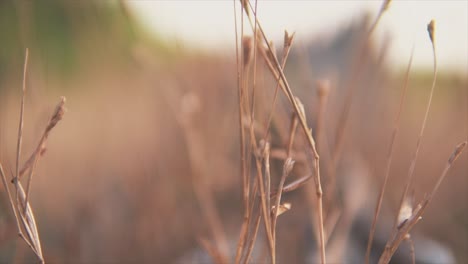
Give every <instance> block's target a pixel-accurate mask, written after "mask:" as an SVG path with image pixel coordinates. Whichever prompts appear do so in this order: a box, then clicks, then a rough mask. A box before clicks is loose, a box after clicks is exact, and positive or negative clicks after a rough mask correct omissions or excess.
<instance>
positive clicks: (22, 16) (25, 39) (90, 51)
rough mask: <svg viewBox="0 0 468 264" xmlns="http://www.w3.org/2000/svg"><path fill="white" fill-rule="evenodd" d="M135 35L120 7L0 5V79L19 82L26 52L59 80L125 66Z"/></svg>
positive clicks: (49, 2)
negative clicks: (28, 51)
mask: <svg viewBox="0 0 468 264" xmlns="http://www.w3.org/2000/svg"><path fill="white" fill-rule="evenodd" d="M141 31H142V30H141V29H140V27H139V25H138V23H136V22H135V20H134V19H133V17H132V15H131V14H130V13H129V12H128V9H127V7H126V6H125V3H124V2H123V1H61V0H41V1H0V39H1V45H0V79H1V80H4V79H7V78H8V77H11V78H14V79H17V78H18V77H19V76H21V75H19V74H21V72H22V67H23V58H24V52H25V48H26V47H28V48H29V49H30V58H31V60H33V61H34V65H35V66H36V67H37V68H38V69H40V70H41V71H46V72H47V73H48V74H53V75H54V76H57V78H59V79H67V78H69V77H71V76H73V74H75V73H77V72H79V71H80V70H82V69H89V67H99V66H100V67H102V66H103V65H102V63H103V62H105V63H106V65H120V64H123V63H126V62H128V60H129V59H130V58H131V57H130V55H131V52H132V47H133V45H134V43H135V42H136V41H137V38H138V36H140V35H143V34H139V32H141ZM146 40H147V39H146ZM156 42H158V41H157V40H156V41H154V39H153V43H152V44H154V43H156ZM153 46H154V45H153ZM160 47H161V46H160ZM119 63H120V64H119ZM18 75H19V76H18Z"/></svg>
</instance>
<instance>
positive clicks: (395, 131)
mask: <svg viewBox="0 0 468 264" xmlns="http://www.w3.org/2000/svg"><path fill="white" fill-rule="evenodd" d="M413 55H414V46H413V49H412V51H411V56H410V59H409V62H408V67H407V68H406V73H405V83H404V86H403V91H402V93H401V97H400V105H399V107H398V113H397V115H396V118H395V123H394V127H393V132H392V137H391V139H390V145H389V149H388V155H387V162H386V167H385V172H384V179H383V182H382V185H381V186H380V192H379V196H378V200H377V204H376V207H375V212H374V217H373V219H372V224H371V229H370V232H369V239H368V242H367V251H366V257H365V263H366V264H368V263H369V258H370V252H371V250H372V242H373V240H374V234H375V229H376V226H377V221H378V218H379V214H380V209H381V207H382V202H383V198H384V194H385V189H386V187H387V181H388V176H389V175H390V167H391V164H392V158H393V150H394V145H395V139H396V137H397V135H398V131H399V129H400V118H401V113H402V110H403V104H404V102H405V99H406V94H407V91H408V82H409V73H410V70H411V65H412V63H413Z"/></svg>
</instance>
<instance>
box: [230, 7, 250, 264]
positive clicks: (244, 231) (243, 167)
mask: <svg viewBox="0 0 468 264" xmlns="http://www.w3.org/2000/svg"><path fill="white" fill-rule="evenodd" d="M233 3H234V5H233V9H234V30H235V37H236V65H237V90H238V103H239V104H238V106H239V112H238V114H239V115H238V116H239V136H240V167H241V174H242V197H243V203H244V216H243V222H242V226H241V231H240V234H239V242H238V245H237V250H236V258H235V263H236V264H239V263H240V259H241V257H242V249H243V248H244V244H245V240H246V239H247V232H248V228H249V218H250V216H249V191H250V187H249V179H248V178H247V167H246V166H247V165H246V158H245V132H244V118H243V116H244V115H243V111H242V108H243V107H242V105H243V104H244V103H243V101H242V97H243V95H242V86H241V84H242V75H241V74H242V69H241V67H242V66H241V65H242V64H243V62H242V61H241V63H239V44H238V43H239V40H238V30H237V11H236V0H233ZM241 13H242V14H241V16H242V20H243V12H241ZM241 60H243V59H241Z"/></svg>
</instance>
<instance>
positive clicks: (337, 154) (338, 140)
mask: <svg viewBox="0 0 468 264" xmlns="http://www.w3.org/2000/svg"><path fill="white" fill-rule="evenodd" d="M390 2H391V1H390V0H384V1H383V3H382V6H381V8H380V11H379V13H378V15H377V17H376V19H375V21H374V23H373V24H372V26H371V28H370V29H369V31H368V32H367V34H366V36H365V37H364V43H363V44H362V45H361V47H360V49H359V50H358V52H357V56H356V57H355V58H354V60H355V61H356V64H357V66H356V67H353V69H352V73H351V80H350V82H349V88H348V89H347V91H346V94H345V101H344V105H343V108H342V110H341V113H340V115H339V117H338V125H337V128H336V132H335V141H334V144H335V145H334V147H333V150H332V153H331V160H330V164H329V166H327V172H328V178H329V179H328V181H329V183H328V184H327V186H326V187H327V188H326V190H327V195H328V196H329V197H333V196H334V194H335V187H336V186H335V185H336V183H335V181H336V166H337V165H338V162H339V160H340V158H341V154H342V152H343V148H344V143H345V137H346V135H347V133H346V130H347V127H348V121H349V115H350V113H351V108H352V106H353V101H354V96H355V94H356V90H357V89H358V83H359V80H360V79H361V77H362V73H363V68H364V67H363V66H364V62H365V60H364V59H363V57H365V56H366V55H367V52H368V47H367V44H368V42H369V40H370V38H371V37H372V35H373V32H374V31H375V29H376V28H377V26H378V24H379V21H380V20H381V18H382V16H383V14H384V13H385V11H386V10H387V9H388V7H389V5H390ZM328 167H329V168H328ZM328 200H331V199H330V198H328ZM327 205H329V202H328V203H327Z"/></svg>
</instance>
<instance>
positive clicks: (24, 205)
mask: <svg viewBox="0 0 468 264" xmlns="http://www.w3.org/2000/svg"><path fill="white" fill-rule="evenodd" d="M28 57H29V50H28V49H26V53H25V62H24V72H23V86H22V96H21V109H20V118H19V128H18V141H17V151H16V173H15V175H12V179H11V183H12V184H13V186H14V188H15V193H16V195H15V197H13V196H12V195H11V191H10V187H9V184H8V183H9V182H10V181H7V178H6V175H5V172H4V170H3V166H2V165H1V163H0V174H1V177H2V182H3V185H4V187H5V190H6V192H7V195H8V200H9V202H10V206H11V209H12V211H13V214H14V216H15V219H16V226H17V230H18V235H19V236H20V237H21V238H22V240H23V241H24V242H25V243H26V244H27V245H28V246H29V248H30V249H31V250H32V252H33V253H34V254H35V255H36V257H37V258H38V260H39V261H40V262H41V263H45V260H44V257H43V254H42V247H41V240H40V238H39V232H38V229H37V225H36V220H35V216H34V213H33V210H32V208H31V206H30V203H29V196H30V192H31V182H32V176H33V175H34V170H35V168H36V164H37V161H38V160H39V157H40V156H41V155H42V154H43V153H44V151H45V148H46V141H47V138H48V136H49V134H50V132H51V130H52V129H53V128H54V127H55V126H56V125H57V123H58V122H59V121H60V120H62V118H63V115H64V114H65V97H62V98H61V99H60V102H59V103H58V105H57V106H56V108H55V111H54V112H53V114H52V116H51V118H50V119H49V122H48V124H47V126H46V128H45V130H44V131H43V133H42V136H41V138H40V140H39V143H38V145H37V147H36V148H35V150H34V151H33V153H32V154H31V156H30V158H29V159H28V160H27V161H26V162H25V164H24V165H23V167H22V169H21V170H20V166H19V164H20V159H21V146H22V138H23V118H24V100H25V95H26V79H27V69H28ZM27 171H29V177H28V179H27V187H26V191H25V190H24V188H23V185H22V183H21V181H20V180H21V176H22V175H23V174H24V173H26V172H27Z"/></svg>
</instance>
